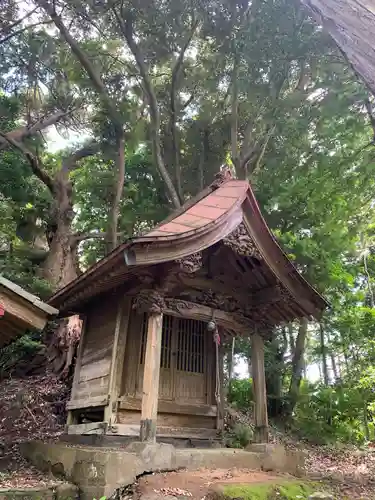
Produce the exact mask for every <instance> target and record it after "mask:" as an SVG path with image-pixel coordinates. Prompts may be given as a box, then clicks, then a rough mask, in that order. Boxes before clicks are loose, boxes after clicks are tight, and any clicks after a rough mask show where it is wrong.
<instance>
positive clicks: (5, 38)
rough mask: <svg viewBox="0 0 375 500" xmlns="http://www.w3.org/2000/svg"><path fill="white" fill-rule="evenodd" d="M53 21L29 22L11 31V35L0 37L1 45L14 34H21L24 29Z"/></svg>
mask: <svg viewBox="0 0 375 500" xmlns="http://www.w3.org/2000/svg"><path fill="white" fill-rule="evenodd" d="M51 23H52V21H45V22H40V23H34V24H29V25H27V26H24V27H23V28H20V29H19V30H16V31H13V32H12V33H9V35H6V36H5V37H4V38H0V45H2V44H3V43H6V42H8V40H10V39H11V38H13V37H14V36H17V35H20V34H21V33H23V32H24V31H27V30H28V29H30V28H35V27H36V26H43V25H44V24H51Z"/></svg>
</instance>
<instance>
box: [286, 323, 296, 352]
mask: <svg viewBox="0 0 375 500" xmlns="http://www.w3.org/2000/svg"><path fill="white" fill-rule="evenodd" d="M288 334H289V335H288V336H289V348H290V353H291V355H292V356H293V355H294V350H295V348H296V342H295V340H294V335H293V323H289V325H288Z"/></svg>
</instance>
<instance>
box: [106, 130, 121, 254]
mask: <svg viewBox="0 0 375 500" xmlns="http://www.w3.org/2000/svg"><path fill="white" fill-rule="evenodd" d="M115 163H116V175H115V183H114V192H113V200H112V206H111V210H110V214H109V218H108V219H109V220H108V234H107V251H108V253H109V252H111V251H112V250H113V249H115V248H116V247H117V234H118V219H119V215H120V203H121V198H122V195H123V192H124V184H125V137H124V132H123V131H121V132H119V133H118V137H117V158H116V162H115Z"/></svg>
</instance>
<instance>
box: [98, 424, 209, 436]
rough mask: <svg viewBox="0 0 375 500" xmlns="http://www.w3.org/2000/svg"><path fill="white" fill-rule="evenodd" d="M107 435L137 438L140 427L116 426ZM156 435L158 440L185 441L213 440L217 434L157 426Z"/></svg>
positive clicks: (197, 429)
mask: <svg viewBox="0 0 375 500" xmlns="http://www.w3.org/2000/svg"><path fill="white" fill-rule="evenodd" d="M106 434H107V435H109V436H110V435H116V436H139V434H140V425H139V424H138V425H137V424H116V425H115V426H113V428H112V429H108V431H107V433H106ZM156 435H157V437H160V438H162V437H163V438H170V437H178V438H185V439H189V438H191V439H215V438H217V432H216V430H215V429H201V428H196V429H194V428H189V427H186V428H176V427H165V426H160V427H159V426H158V427H157V428H156Z"/></svg>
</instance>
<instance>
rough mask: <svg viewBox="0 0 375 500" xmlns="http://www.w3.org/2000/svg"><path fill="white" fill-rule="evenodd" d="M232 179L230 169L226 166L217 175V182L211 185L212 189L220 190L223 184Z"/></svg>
mask: <svg viewBox="0 0 375 500" xmlns="http://www.w3.org/2000/svg"><path fill="white" fill-rule="evenodd" d="M232 178H233V177H232V173H231V171H230V168H229V167H228V166H227V165H226V166H225V167H224V168H222V169H221V170H220V172H218V173H217V174H216V175H215V180H214V181H213V182H212V183H211V186H210V187H211V188H212V189H218V188H219V187H220V186H221V185H222V184H224V182H226V181H229V180H230V179H232Z"/></svg>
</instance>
